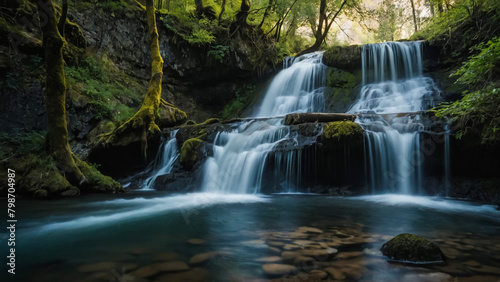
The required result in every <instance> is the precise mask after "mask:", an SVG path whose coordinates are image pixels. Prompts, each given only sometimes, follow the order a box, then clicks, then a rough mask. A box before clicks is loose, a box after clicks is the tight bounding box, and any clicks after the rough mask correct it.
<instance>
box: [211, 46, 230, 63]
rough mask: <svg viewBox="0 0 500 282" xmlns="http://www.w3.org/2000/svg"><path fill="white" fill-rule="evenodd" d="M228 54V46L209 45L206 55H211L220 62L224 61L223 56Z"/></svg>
mask: <svg viewBox="0 0 500 282" xmlns="http://www.w3.org/2000/svg"><path fill="white" fill-rule="evenodd" d="M228 54H229V46H226V45H215V46H210V50H209V51H208V53H207V55H208V56H212V57H213V58H215V59H216V60H217V61H219V62H220V63H223V62H224V58H225V57H226V56H227V55H228Z"/></svg>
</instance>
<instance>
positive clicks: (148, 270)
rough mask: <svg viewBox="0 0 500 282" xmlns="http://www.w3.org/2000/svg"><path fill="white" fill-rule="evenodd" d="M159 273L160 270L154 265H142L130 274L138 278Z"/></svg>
mask: <svg viewBox="0 0 500 282" xmlns="http://www.w3.org/2000/svg"><path fill="white" fill-rule="evenodd" d="M158 273H160V270H159V269H158V268H156V267H154V266H151V265H148V266H143V267H141V268H139V269H137V270H135V271H134V272H132V273H131V275H132V276H137V277H140V278H148V277H151V276H154V275H156V274H158Z"/></svg>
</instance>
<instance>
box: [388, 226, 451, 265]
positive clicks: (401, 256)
mask: <svg viewBox="0 0 500 282" xmlns="http://www.w3.org/2000/svg"><path fill="white" fill-rule="evenodd" d="M380 250H381V251H382V253H383V254H384V255H385V256H387V257H389V258H390V259H391V260H394V261H399V262H410V263H419V264H425V263H442V262H445V261H446V257H445V255H444V254H443V252H442V251H441V249H439V247H438V246H437V245H436V244H434V243H433V242H431V241H430V240H428V239H426V238H423V237H420V236H417V235H414V234H409V233H403V234H399V235H398V236H396V237H394V238H392V239H391V240H390V241H388V242H386V243H385V244H384V245H382V248H380Z"/></svg>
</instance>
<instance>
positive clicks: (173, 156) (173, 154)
mask: <svg viewBox="0 0 500 282" xmlns="http://www.w3.org/2000/svg"><path fill="white" fill-rule="evenodd" d="M177 131H178V130H172V131H170V135H169V138H168V139H167V140H165V141H164V142H163V143H162V144H161V146H160V154H158V155H157V159H156V160H155V162H154V163H153V165H154V167H153V171H152V172H151V174H150V176H149V177H148V178H147V179H146V180H144V184H143V186H142V190H153V189H154V184H155V180H156V178H157V177H158V176H160V175H164V174H168V173H170V171H171V170H172V167H173V165H174V162H175V161H176V160H177V159H178V158H179V150H177V139H176V138H175V135H176V134H177Z"/></svg>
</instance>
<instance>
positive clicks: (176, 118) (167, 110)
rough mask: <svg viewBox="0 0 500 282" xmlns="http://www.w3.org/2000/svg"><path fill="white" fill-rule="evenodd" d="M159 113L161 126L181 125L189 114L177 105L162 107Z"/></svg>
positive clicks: (159, 124)
mask: <svg viewBox="0 0 500 282" xmlns="http://www.w3.org/2000/svg"><path fill="white" fill-rule="evenodd" d="M158 113H159V115H160V118H159V120H158V126H159V127H160V128H165V127H172V126H177V125H181V124H183V123H185V122H186V120H187V114H186V113H185V112H183V111H181V110H179V109H178V108H175V107H169V106H166V107H160V108H159V109H158Z"/></svg>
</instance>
